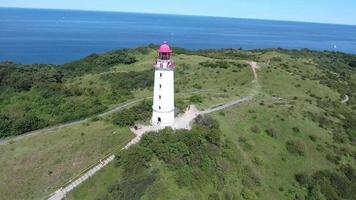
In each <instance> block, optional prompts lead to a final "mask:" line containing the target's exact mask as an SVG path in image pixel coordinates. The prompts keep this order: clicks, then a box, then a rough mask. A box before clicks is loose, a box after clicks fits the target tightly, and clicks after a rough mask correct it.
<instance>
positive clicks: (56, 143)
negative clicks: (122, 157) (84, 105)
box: [0, 121, 133, 199]
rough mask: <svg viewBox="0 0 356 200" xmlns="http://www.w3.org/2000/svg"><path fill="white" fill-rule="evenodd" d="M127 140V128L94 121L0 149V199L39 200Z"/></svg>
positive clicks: (50, 132)
mask: <svg viewBox="0 0 356 200" xmlns="http://www.w3.org/2000/svg"><path fill="white" fill-rule="evenodd" d="M131 138H133V135H132V133H130V131H129V130H128V129H127V128H121V129H119V128H117V127H115V126H114V125H112V124H111V123H108V122H103V121H97V122H91V123H89V124H82V125H75V126H72V127H68V128H61V129H58V130H54V131H47V132H44V133H41V134H38V135H36V136H31V137H28V138H24V139H21V140H19V141H16V142H10V143H8V144H5V145H1V146H0V152H1V157H0V168H1V171H0V179H1V182H0V185H1V187H0V193H1V198H0V199H39V198H44V197H46V195H49V194H50V193H51V192H54V191H55V190H57V189H58V187H60V186H61V185H62V184H64V183H65V182H67V181H68V180H70V179H71V178H72V177H74V176H76V175H77V174H79V173H80V172H81V171H82V170H84V169H86V168H87V167H88V166H90V165H92V164H94V163H96V162H97V161H98V160H99V159H100V158H102V157H103V156H105V155H107V154H109V153H111V152H112V151H114V150H117V149H120V148H122V147H123V146H124V145H125V144H126V143H127V142H128V141H129V140H130V139H131Z"/></svg>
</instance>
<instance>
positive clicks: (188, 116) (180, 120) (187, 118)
mask: <svg viewBox="0 0 356 200" xmlns="http://www.w3.org/2000/svg"><path fill="white" fill-rule="evenodd" d="M247 63H248V64H249V65H250V66H251V69H252V71H253V74H254V80H253V81H252V82H254V83H255V86H254V88H252V89H251V93H250V95H249V96H246V97H243V98H241V99H237V100H234V101H231V102H228V103H225V104H220V105H217V106H213V107H212V108H210V109H207V110H203V111H199V110H198V109H197V108H196V107H195V106H194V105H190V106H189V108H188V109H187V110H186V112H185V113H184V114H183V115H181V116H179V117H177V118H176V120H175V123H174V124H173V125H172V126H171V128H172V129H188V130H190V129H191V123H192V122H193V120H194V119H195V118H196V117H197V116H198V115H205V114H209V113H213V112H217V111H220V110H223V109H226V108H229V107H232V106H235V105H237V104H241V103H243V102H247V101H250V100H252V99H253V97H254V96H255V95H256V94H257V92H258V90H259V88H260V85H259V83H258V75H257V69H258V65H257V63H256V62H247ZM196 92H197V93H199V91H196ZM142 100H144V99H139V100H136V101H133V102H130V103H127V104H124V105H122V106H118V107H116V108H114V109H113V110H110V111H108V112H106V113H103V114H101V115H99V116H106V115H110V114H112V113H114V112H117V111H119V110H121V109H123V108H124V107H127V106H129V105H132V104H134V103H137V102H139V101H142ZM86 120H88V119H86ZM70 124H72V123H70ZM72 125H73V124H72ZM67 126H69V125H67ZM162 129H164V127H158V126H139V128H138V129H134V128H131V129H130V130H131V131H132V132H133V133H134V134H135V138H133V139H132V140H131V141H130V142H129V143H127V144H126V146H125V147H123V148H122V150H124V149H128V148H129V147H130V146H132V145H134V144H137V143H138V142H139V141H140V139H141V138H142V136H143V135H144V134H146V133H149V132H152V131H159V130H162ZM114 159H115V155H110V156H109V157H107V158H106V159H104V160H101V161H100V162H99V163H98V164H97V165H95V166H94V167H93V168H91V169H89V170H88V171H87V172H85V173H84V174H83V175H82V176H80V177H79V178H77V179H75V180H71V181H69V182H68V183H67V184H66V185H65V186H64V187H62V188H60V189H59V190H57V191H56V192H54V193H52V194H51V195H50V197H49V198H48V200H62V199H64V198H65V197H66V194H68V193H69V192H70V191H72V190H73V189H75V188H76V187H78V186H79V185H80V184H81V183H82V182H84V181H85V180H87V179H88V178H90V177H91V176H93V175H94V174H95V173H96V172H98V171H99V170H100V169H102V168H103V167H105V166H106V165H107V164H109V163H110V162H111V161H113V160H114Z"/></svg>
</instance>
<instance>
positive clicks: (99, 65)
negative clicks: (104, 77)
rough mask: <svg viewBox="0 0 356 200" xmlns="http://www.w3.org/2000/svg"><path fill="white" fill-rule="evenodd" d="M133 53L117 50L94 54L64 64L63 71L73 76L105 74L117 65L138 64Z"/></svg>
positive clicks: (127, 50)
mask: <svg viewBox="0 0 356 200" xmlns="http://www.w3.org/2000/svg"><path fill="white" fill-rule="evenodd" d="M130 52H131V53H130ZM132 53H133V52H132V51H131V50H129V49H122V50H116V51H112V52H108V53H105V54H101V55H98V54H95V53H94V54H91V55H89V56H87V57H85V58H83V59H81V60H78V61H74V62H70V63H67V64H64V65H63V66H62V69H63V70H64V71H65V72H67V73H69V74H71V75H83V74H85V73H100V72H105V71H108V70H109V69H110V68H111V67H112V66H114V65H117V64H132V63H135V62H137V59H136V57H135V56H134V55H132Z"/></svg>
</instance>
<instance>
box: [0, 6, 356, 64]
mask: <svg viewBox="0 0 356 200" xmlns="http://www.w3.org/2000/svg"><path fill="white" fill-rule="evenodd" d="M163 40H168V41H170V43H171V44H172V45H173V46H179V47H184V48H188V49H205V48H243V49H255V48H272V47H281V48H297V49H299V48H310V49H314V50H337V51H343V52H347V53H356V26H347V25H331V24H315V23H299V22H285V21H266V20H250V19H233V18H216V17H193V16H177V15H154V14H135V13H118V12H93V11H73V10H72V11H71V10H43V9H13V8H0V61H1V60H12V61H16V62H20V63H56V64H59V63H64V62H68V61H71V60H75V59H79V58H82V57H84V56H86V55H88V54H91V53H93V52H97V53H100V52H105V51H108V50H112V49H118V48H127V47H138V46H143V45H147V44H150V43H156V44H159V43H161V42H162V41H163ZM335 47H336V48H335Z"/></svg>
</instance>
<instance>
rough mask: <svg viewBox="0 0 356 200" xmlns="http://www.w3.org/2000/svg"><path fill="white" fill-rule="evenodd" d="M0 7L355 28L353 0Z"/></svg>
mask: <svg viewBox="0 0 356 200" xmlns="http://www.w3.org/2000/svg"><path fill="white" fill-rule="evenodd" d="M0 7H25V8H55V9H79V10H103V11H124V12H143V13H166V14H184V15H205V16H221V17H238V18H254V19H274V20H289V21H307V22H322V23H335V24H354V25H356V0H0Z"/></svg>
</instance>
